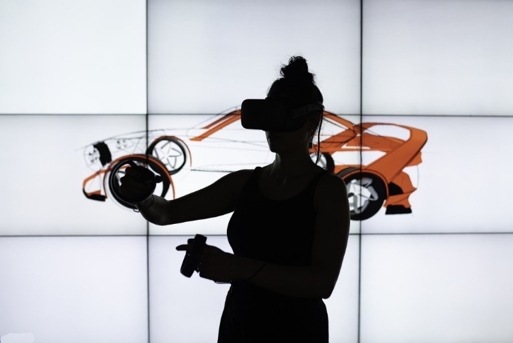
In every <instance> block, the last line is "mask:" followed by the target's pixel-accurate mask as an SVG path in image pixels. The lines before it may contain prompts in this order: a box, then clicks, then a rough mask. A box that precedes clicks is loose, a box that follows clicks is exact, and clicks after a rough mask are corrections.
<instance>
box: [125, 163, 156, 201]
mask: <svg viewBox="0 0 513 343" xmlns="http://www.w3.org/2000/svg"><path fill="white" fill-rule="evenodd" d="M128 163H129V164H130V167H127V168H126V170H125V176H123V177H122V178H121V179H120V181H121V185H120V187H119V194H118V196H119V197H120V198H121V200H123V201H125V202H127V203H131V204H139V203H141V202H143V201H144V200H146V199H148V198H149V197H150V196H152V195H153V192H154V191H155V188H156V186H157V183H159V182H161V181H162V178H161V177H160V176H159V175H157V176H156V175H155V174H154V173H153V172H152V171H151V170H149V169H148V168H145V167H143V166H140V165H137V164H135V162H133V161H129V162H128Z"/></svg>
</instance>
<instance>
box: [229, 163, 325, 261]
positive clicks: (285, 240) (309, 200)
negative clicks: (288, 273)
mask: <svg viewBox="0 0 513 343" xmlns="http://www.w3.org/2000/svg"><path fill="white" fill-rule="evenodd" d="M261 171H262V168H261V167H257V168H255V170H254V171H253V173H252V174H251V176H250V178H249V180H248V182H247V184H246V186H245V187H244V188H243V190H242V193H241V195H240V198H239V201H238V203H237V206H236V208H235V211H234V212H233V214H232V217H231V218H230V221H229V223H228V228H227V236H228V241H229V243H230V246H231V247H232V249H233V252H234V253H235V254H236V255H240V256H244V257H249V258H253V259H257V260H261V261H266V262H268V263H273V264H280V265H287V266H307V265H310V263H311V256H312V243H313V238H314V228H315V217H316V215H315V208H314V203H313V198H314V192H315V186H316V185H317V182H318V180H319V179H320V177H321V176H322V175H323V174H324V173H323V172H320V173H319V174H317V175H316V176H314V178H313V179H312V181H311V182H310V183H309V185H308V186H307V187H306V188H305V189H304V190H303V191H302V192H301V193H299V194H297V195H295V196H293V197H292V198H289V199H286V200H271V199H268V198H267V197H265V196H264V195H263V194H262V193H261V191H260V187H259V181H258V180H259V176H260V173H261Z"/></svg>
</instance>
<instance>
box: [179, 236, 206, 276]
mask: <svg viewBox="0 0 513 343" xmlns="http://www.w3.org/2000/svg"><path fill="white" fill-rule="evenodd" d="M206 242H207V237H205V236H203V235H196V236H194V240H193V243H192V247H191V249H190V250H188V251H187V253H186V254H185V257H184V258H183V261H182V267H181V268H180V272H181V273H182V274H183V275H185V276H187V277H191V275H192V273H193V272H194V271H195V270H196V269H197V268H198V266H199V264H200V257H201V253H202V252H203V247H204V246H205V244H206Z"/></svg>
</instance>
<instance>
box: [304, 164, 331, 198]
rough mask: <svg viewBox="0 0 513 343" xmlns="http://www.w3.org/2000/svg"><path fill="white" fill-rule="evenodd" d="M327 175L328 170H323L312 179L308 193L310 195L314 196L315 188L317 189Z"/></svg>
mask: <svg viewBox="0 0 513 343" xmlns="http://www.w3.org/2000/svg"><path fill="white" fill-rule="evenodd" d="M327 173H329V172H328V171H327V170H323V171H321V172H319V173H318V174H317V175H315V176H314V177H313V178H312V181H310V184H309V185H308V187H307V189H308V193H310V194H311V195H312V196H313V195H314V192H315V188H316V187H317V184H318V183H319V180H320V179H321V177H323V176H324V175H325V174H327Z"/></svg>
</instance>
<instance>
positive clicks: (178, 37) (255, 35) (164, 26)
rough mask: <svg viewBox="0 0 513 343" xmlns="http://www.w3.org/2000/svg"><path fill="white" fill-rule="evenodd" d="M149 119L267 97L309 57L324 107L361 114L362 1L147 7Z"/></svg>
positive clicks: (230, 0)
mask: <svg viewBox="0 0 513 343" xmlns="http://www.w3.org/2000/svg"><path fill="white" fill-rule="evenodd" d="M148 10H149V13H148V14H149V17H148V24H149V28H148V33H149V35H148V42H149V51H148V52H149V55H148V62H149V63H148V65H149V69H148V73H149V74H148V77H149V78H148V80H149V81H148V83H149V95H148V101H149V111H150V113H212V112H217V111H222V110H224V109H226V108H229V107H232V106H238V105H240V104H241V103H242V100H244V99H246V98H262V97H265V95H266V92H267V90H268V88H269V87H270V86H271V83H272V82H273V81H274V80H275V79H277V78H278V77H279V76H280V75H279V69H280V67H281V65H282V64H286V63H287V62H288V59H289V57H290V56H292V55H297V54H300V55H303V56H304V57H305V58H306V59H307V61H308V63H309V66H310V69H311V71H312V72H314V73H315V74H316V75H317V80H318V86H319V88H320V89H321V91H322V92H323V94H324V99H325V104H326V105H327V106H330V107H331V108H332V110H333V111H336V112H339V113H359V112H360V102H359V99H360V93H359V92H360V90H359V84H360V69H359V68H360V57H359V56H360V55H359V54H360V1H356V0H343V1H330V0H322V1H310V0H302V1H294V3H293V4H292V3H290V2H289V1H267V0H266V1H250V0H244V1H238V0H223V1H214V2H212V1H176V0H175V1H161V0H150V1H148Z"/></svg>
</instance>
